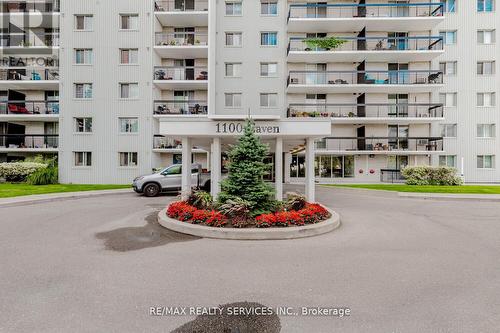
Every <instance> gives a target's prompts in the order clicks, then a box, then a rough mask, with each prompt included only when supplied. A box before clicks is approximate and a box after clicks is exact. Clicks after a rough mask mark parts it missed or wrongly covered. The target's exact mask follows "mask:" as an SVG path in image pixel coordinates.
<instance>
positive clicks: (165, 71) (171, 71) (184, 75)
mask: <svg viewBox="0 0 500 333" xmlns="http://www.w3.org/2000/svg"><path fill="white" fill-rule="evenodd" d="M153 80H154V84H155V85H156V86H157V87H158V88H160V89H163V90H174V89H176V90H184V89H185V90H188V89H191V90H206V89H207V86H208V70H207V67H195V66H193V67H175V66H174V67H155V70H154V78H153Z"/></svg>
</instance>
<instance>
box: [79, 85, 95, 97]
mask: <svg viewBox="0 0 500 333" xmlns="http://www.w3.org/2000/svg"><path fill="white" fill-rule="evenodd" d="M75 98H78V99H88V98H92V83H75Z"/></svg>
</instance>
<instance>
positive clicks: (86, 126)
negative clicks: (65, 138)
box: [75, 118, 92, 133]
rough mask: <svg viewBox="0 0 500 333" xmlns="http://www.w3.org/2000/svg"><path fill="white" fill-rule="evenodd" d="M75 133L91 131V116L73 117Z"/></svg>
mask: <svg viewBox="0 0 500 333" xmlns="http://www.w3.org/2000/svg"><path fill="white" fill-rule="evenodd" d="M75 132H76V133H92V118H75Z"/></svg>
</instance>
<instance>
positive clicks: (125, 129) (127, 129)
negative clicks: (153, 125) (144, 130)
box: [119, 118, 139, 133]
mask: <svg viewBox="0 0 500 333" xmlns="http://www.w3.org/2000/svg"><path fill="white" fill-rule="evenodd" d="M119 121H120V133H137V132H139V119H137V118H119Z"/></svg>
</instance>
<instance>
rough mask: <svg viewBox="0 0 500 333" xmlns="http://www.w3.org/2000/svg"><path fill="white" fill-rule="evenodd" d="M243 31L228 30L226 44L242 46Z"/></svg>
mask: <svg viewBox="0 0 500 333" xmlns="http://www.w3.org/2000/svg"><path fill="white" fill-rule="evenodd" d="M241 44H242V34H241V32H226V46H241Z"/></svg>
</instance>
